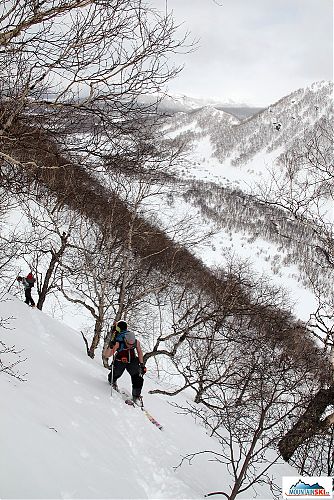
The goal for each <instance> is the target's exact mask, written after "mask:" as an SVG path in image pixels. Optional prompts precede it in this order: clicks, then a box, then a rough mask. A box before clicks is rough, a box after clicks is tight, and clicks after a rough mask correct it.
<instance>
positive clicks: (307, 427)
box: [278, 384, 334, 461]
mask: <svg viewBox="0 0 334 500" xmlns="http://www.w3.org/2000/svg"><path fill="white" fill-rule="evenodd" d="M333 404H334V384H333V385H331V386H330V387H329V388H328V389H320V391H318V392H317V394H316V395H315V396H314V397H313V398H312V399H311V402H310V403H309V405H308V407H307V408H306V411H305V412H304V413H303V415H302V416H301V417H300V418H299V420H298V421H297V422H296V423H295V425H294V426H293V427H292V429H290V430H289V431H288V432H287V433H286V434H285V436H283V438H282V439H281V440H280V442H279V443H278V448H279V451H280V453H281V455H282V457H283V459H284V460H285V461H288V460H289V459H290V458H291V457H292V455H293V454H294V452H295V451H296V450H297V448H298V447H299V446H301V445H302V444H303V443H304V442H305V441H306V440H307V439H309V438H310V437H312V436H314V435H315V434H318V433H319V432H321V431H324V430H325V429H326V428H327V427H328V425H329V422H330V421H329V420H328V419H326V420H320V419H321V416H322V415H323V413H324V411H325V410H326V408H327V407H328V406H330V405H333Z"/></svg>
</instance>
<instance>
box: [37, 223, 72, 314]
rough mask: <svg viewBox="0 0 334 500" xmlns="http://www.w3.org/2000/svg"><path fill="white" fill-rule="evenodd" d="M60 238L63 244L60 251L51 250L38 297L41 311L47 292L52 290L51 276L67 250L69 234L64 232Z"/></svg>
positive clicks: (38, 307)
mask: <svg viewBox="0 0 334 500" xmlns="http://www.w3.org/2000/svg"><path fill="white" fill-rule="evenodd" d="M60 238H61V245H60V248H59V250H58V252H54V251H51V254H52V257H51V261H50V264H49V267H48V270H47V271H46V274H45V278H44V282H43V286H42V289H41V291H40V292H39V297H38V302H37V309H39V310H40V311H41V310H42V309H43V305H44V302H45V299H46V296H47V294H48V292H49V290H50V286H49V285H50V281H51V278H52V274H53V271H54V269H55V267H56V264H57V263H58V262H59V260H60V258H61V256H62V255H63V253H64V252H65V248H66V244H67V239H68V235H67V234H66V233H63V234H62V235H61V237H60Z"/></svg>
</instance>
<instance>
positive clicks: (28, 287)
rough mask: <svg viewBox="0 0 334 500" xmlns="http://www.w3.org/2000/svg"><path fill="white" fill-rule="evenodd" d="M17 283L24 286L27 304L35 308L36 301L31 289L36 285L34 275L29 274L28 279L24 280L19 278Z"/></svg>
mask: <svg viewBox="0 0 334 500" xmlns="http://www.w3.org/2000/svg"><path fill="white" fill-rule="evenodd" d="M16 279H17V281H18V282H19V283H22V285H23V286H24V295H25V299H26V300H25V301H24V302H25V303H26V304H28V306H29V305H31V307H35V301H34V299H33V298H32V296H31V289H32V287H33V286H34V283H35V281H36V280H35V278H34V277H33V275H32V273H29V274H28V276H27V277H26V278H23V277H22V276H18V277H17V278H16Z"/></svg>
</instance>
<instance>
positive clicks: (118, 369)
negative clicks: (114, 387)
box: [108, 358, 144, 397]
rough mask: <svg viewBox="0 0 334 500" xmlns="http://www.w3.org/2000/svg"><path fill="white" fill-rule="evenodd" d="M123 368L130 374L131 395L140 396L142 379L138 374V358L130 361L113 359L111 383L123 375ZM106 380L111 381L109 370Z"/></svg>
mask: <svg viewBox="0 0 334 500" xmlns="http://www.w3.org/2000/svg"><path fill="white" fill-rule="evenodd" d="M124 370H126V371H127V372H128V373H129V374H130V375H131V382H132V396H135V397H137V396H140V393H141V390H142V387H143V383H144V379H143V377H142V376H141V375H140V367H139V359H138V358H135V359H133V360H132V361H131V362H130V363H123V362H122V361H118V360H117V359H115V361H114V376H113V384H115V383H116V381H117V379H119V378H120V377H121V376H122V375H123V373H124ZM108 380H109V382H110V381H111V372H110V373H109V375H108Z"/></svg>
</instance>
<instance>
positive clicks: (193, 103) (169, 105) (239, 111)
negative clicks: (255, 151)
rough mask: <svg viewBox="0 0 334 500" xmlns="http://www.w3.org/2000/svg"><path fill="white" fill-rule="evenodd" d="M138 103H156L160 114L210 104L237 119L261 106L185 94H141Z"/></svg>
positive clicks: (188, 110)
mask: <svg viewBox="0 0 334 500" xmlns="http://www.w3.org/2000/svg"><path fill="white" fill-rule="evenodd" d="M139 102H140V104H142V105H148V104H153V103H158V105H157V109H158V112H159V113H161V114H168V115H174V114H176V113H180V112H183V113H187V112H191V111H194V110H199V109H201V108H203V107H207V106H210V107H212V108H216V109H218V110H222V111H225V112H227V113H230V114H232V115H234V116H236V117H237V118H239V119H245V118H248V117H250V116H253V115H254V114H255V113H258V112H259V111H261V110H262V109H263V108H259V107H254V106H248V105H247V104H246V103H243V102H240V103H238V102H235V101H233V100H231V99H229V100H228V101H225V102H223V101H217V100H216V99H203V98H202V99H201V98H195V97H188V96H186V95H175V96H167V95H166V96H164V97H162V98H161V96H148V95H147V96H142V97H141V98H140V100H139Z"/></svg>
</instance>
